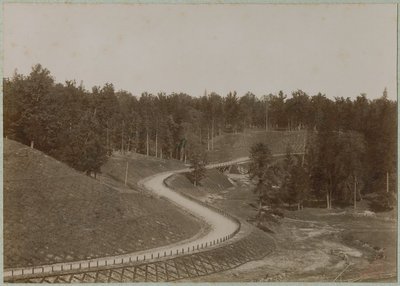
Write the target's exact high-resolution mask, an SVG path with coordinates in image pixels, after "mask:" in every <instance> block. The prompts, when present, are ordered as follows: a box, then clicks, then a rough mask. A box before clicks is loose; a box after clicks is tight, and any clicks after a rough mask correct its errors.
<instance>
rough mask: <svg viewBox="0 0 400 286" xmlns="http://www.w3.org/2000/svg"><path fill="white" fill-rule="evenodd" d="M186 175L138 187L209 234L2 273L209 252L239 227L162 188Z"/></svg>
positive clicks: (149, 181) (150, 179) (39, 271)
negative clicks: (198, 223)
mask: <svg viewBox="0 0 400 286" xmlns="http://www.w3.org/2000/svg"><path fill="white" fill-rule="evenodd" d="M236 161H237V160H235V162H236ZM217 165H219V164H213V165H209V166H207V168H214V167H216V166H217ZM187 171H189V169H187V168H186V169H181V170H176V171H168V172H163V173H158V174H156V175H153V176H150V177H147V178H145V179H143V180H141V181H140V182H139V183H138V185H139V186H143V187H144V188H145V189H146V190H148V191H150V192H152V193H154V194H156V195H157V196H159V197H164V198H166V199H167V200H169V201H171V202H172V203H174V204H176V205H178V206H179V207H181V208H182V209H184V210H186V211H187V212H189V213H191V214H193V215H194V216H196V217H197V218H199V219H201V220H203V221H204V222H205V223H206V224H207V225H208V230H209V231H207V232H206V233H200V234H198V235H196V236H194V237H192V238H190V239H187V240H183V241H181V242H178V243H175V244H172V245H167V246H163V247H159V248H154V249H148V250H144V251H139V252H134V253H129V254H124V255H119V256H110V257H103V258H97V259H91V260H82V261H76V262H70V263H57V264H52V265H42V266H38V267H25V268H18V269H4V272H3V275H4V277H12V276H21V275H22V276H23V275H33V274H42V273H53V272H60V271H68V270H83V269H89V268H97V267H104V266H110V265H115V264H123V263H130V262H135V261H146V260H150V259H157V258H162V257H168V256H172V255H180V254H187V253H188V252H189V253H192V252H197V251H201V250H202V249H204V248H209V247H210V246H214V245H219V244H221V243H223V242H224V241H226V240H227V239H228V236H230V235H232V234H233V233H234V232H235V231H236V230H237V229H238V228H239V225H238V223H237V222H235V221H234V220H232V219H230V218H228V217H226V216H224V215H223V214H221V213H219V212H217V211H215V210H212V209H210V208H208V207H206V206H204V205H201V204H199V203H197V202H196V201H193V200H190V199H188V198H186V197H184V196H183V195H180V194H178V193H177V192H175V191H173V190H172V189H170V188H168V187H167V186H166V185H165V184H164V180H165V179H166V178H168V177H169V176H172V175H173V174H176V173H182V172H187Z"/></svg>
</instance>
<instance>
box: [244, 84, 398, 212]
mask: <svg viewBox="0 0 400 286" xmlns="http://www.w3.org/2000/svg"><path fill="white" fill-rule="evenodd" d="M310 101H311V102H312V101H314V102H318V105H317V108H316V109H314V111H311V112H310V113H309V115H310V114H312V115H311V116H308V118H309V119H310V118H313V117H314V118H317V119H318V120H316V121H315V122H314V123H312V124H311V125H310V124H309V123H308V124H307V123H306V122H307V119H306V118H307V116H306V114H304V117H303V118H302V117H301V116H299V117H297V118H296V119H295V122H301V123H300V124H302V125H303V124H305V126H308V130H309V131H311V132H308V136H307V143H306V150H305V154H304V155H300V156H299V155H293V154H292V150H291V147H290V146H288V148H287V154H286V157H285V159H284V160H283V162H282V163H281V165H279V166H277V165H276V162H275V161H274V160H272V155H271V154H270V151H269V148H268V146H267V145H265V144H263V143H258V144H255V145H254V146H252V147H251V150H250V154H251V156H250V157H251V159H252V160H251V162H252V163H251V166H250V177H251V178H253V179H256V187H255V192H256V193H258V194H259V203H260V207H261V205H263V204H267V205H274V204H275V205H276V204H279V203H282V202H285V203H288V204H296V205H297V206H298V208H299V209H301V208H302V206H303V205H304V204H305V203H310V201H316V200H321V199H326V207H327V208H332V205H333V202H335V203H337V204H341V205H343V204H344V205H346V204H353V205H354V208H356V205H357V201H360V200H362V196H363V195H365V194H368V193H376V194H377V196H376V197H375V199H374V202H373V204H375V205H374V208H375V209H376V210H387V209H390V208H391V207H392V206H393V205H394V204H395V202H396V194H397V169H396V166H397V104H396V102H393V101H390V100H389V99H388V97H387V91H386V89H385V90H384V91H383V94H382V96H381V97H380V98H378V99H375V100H372V101H371V100H368V99H367V98H366V96H365V95H360V96H358V97H357V98H356V99H355V100H353V101H351V100H350V99H346V100H344V99H343V98H336V99H335V100H334V101H333V100H329V99H327V98H326V97H324V96H321V95H317V96H314V97H311V100H310ZM300 110H302V109H299V112H300ZM309 110H313V109H312V107H309ZM295 115H296V116H298V115H299V114H298V113H296V114H295ZM289 118H292V119H293V118H295V117H290V116H289ZM290 120H291V119H290ZM290 120H289V121H290ZM308 122H310V121H308ZM274 186H275V190H274V188H273V187H274Z"/></svg>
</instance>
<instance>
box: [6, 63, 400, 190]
mask: <svg viewBox="0 0 400 286" xmlns="http://www.w3.org/2000/svg"><path fill="white" fill-rule="evenodd" d="M3 91H4V97H3V109H4V120H3V124H4V136H5V137H8V138H10V139H14V140H17V141H19V142H22V143H24V144H26V145H31V146H32V147H34V148H37V149H39V150H41V151H43V152H45V153H47V154H49V155H51V156H53V157H55V158H57V159H58V160H60V161H63V162H65V163H67V164H69V165H70V166H72V167H73V168H75V169H77V170H80V171H83V172H86V173H87V174H91V173H92V172H94V173H96V172H99V171H100V167H101V165H102V164H104V162H105V161H106V160H107V156H108V155H110V154H111V153H112V152H113V151H115V150H119V151H121V152H123V153H124V152H127V151H133V152H137V153H142V154H146V155H148V156H156V157H159V158H175V159H179V160H183V159H184V158H185V157H186V156H187V157H189V158H190V157H194V156H197V153H198V150H210V149H212V148H213V144H212V143H213V141H212V140H213V138H214V137H215V136H218V135H220V134H223V133H227V132H228V133H237V132H243V130H245V129H253V128H262V129H267V130H289V131H290V130H308V131H310V132H309V133H311V134H314V135H315V136H311V137H312V138H313V139H310V140H309V142H308V143H309V144H308V147H307V153H306V157H307V158H306V160H305V162H306V163H304V162H303V163H302V165H303V167H304V168H305V166H304V165H307V164H308V165H309V166H307V168H308V170H311V169H313V172H312V175H313V176H314V180H313V181H312V182H311V183H310V184H314V185H313V186H312V188H314V189H324V190H335V189H336V188H338V186H339V185H340V184H346V183H349V182H350V181H349V180H350V179H352V180H355V181H357V182H360V184H361V182H362V184H364V186H363V188H364V189H369V190H370V191H377V190H381V189H383V190H385V186H387V185H388V184H387V180H391V181H392V182H396V179H395V178H396V162H397V161H396V156H397V153H396V152H397V103H396V102H395V101H391V100H389V99H388V97H387V91H386V89H385V90H383V94H382V95H381V97H380V98H379V99H374V100H369V99H367V96H366V95H365V94H361V95H358V96H357V97H356V98H355V99H354V100H352V99H350V98H343V97H337V98H335V99H334V100H332V99H329V98H328V97H327V96H325V95H323V94H320V93H319V94H316V95H308V94H306V93H305V92H303V91H301V90H296V91H294V92H293V93H292V94H291V95H290V96H287V95H286V94H284V93H283V92H282V91H280V92H278V93H277V94H268V95H262V96H256V95H255V94H253V93H251V92H248V93H246V94H244V95H238V94H237V93H236V92H234V91H233V92H229V93H228V94H227V95H219V94H216V93H214V92H210V93H207V92H205V93H204V95H203V96H201V97H193V96H190V95H188V94H185V93H172V94H165V93H162V92H160V93H158V94H150V93H146V92H144V93H142V94H141V95H140V96H139V95H132V94H131V93H130V92H127V91H124V90H115V88H114V86H113V85H112V84H110V83H107V84H105V85H104V86H103V87H99V86H95V87H93V88H92V89H91V90H90V91H89V90H87V89H85V87H84V86H83V85H82V84H80V85H78V84H77V83H76V82H75V81H66V82H65V83H63V84H62V83H56V82H55V80H54V78H53V77H52V76H51V74H50V71H49V70H47V69H45V68H43V67H42V66H41V65H39V64H38V65H36V66H34V67H33V68H32V71H31V73H30V74H29V75H26V76H25V75H21V74H17V73H15V74H14V75H13V77H12V78H5V79H4V80H3ZM311 137H310V138H311ZM196 150H197V151H196ZM288 160H289V161H290V160H291V159H288ZM338 162H341V163H340V164H339V163H338ZM292 165H294V166H296V164H295V163H293V164H292ZM300 167H302V166H300ZM300 167H298V168H297V169H296V172H297V173H296V174H295V175H294V177H296V176H297V177H301V176H302V175H301V174H303V173H302V172H303V170H302V169H301V168H300ZM288 168H289V167H288ZM290 168H291V169H293V167H290ZM348 174H351V175H352V177H351V178H350V177H349V176H348ZM340 176H344V177H346V180H342V179H339V177H340ZM294 177H293V178H294ZM315 177H318V178H319V179H318V180H316V179H315ZM293 178H292V177H288V179H287V182H286V184H287V185H288V186H290V184H293V183H292V182H291V181H290V180H293ZM335 180H336V181H335ZM318 184H320V185H318ZM390 185H391V186H393V187H392V189H393V188H394V186H395V183H392V184H390ZM287 189H288V190H290V187H288V188H287ZM393 190H394V189H393ZM393 190H392V191H393ZM328 196H329V191H328Z"/></svg>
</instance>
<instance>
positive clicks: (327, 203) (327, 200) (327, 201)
mask: <svg viewBox="0 0 400 286" xmlns="http://www.w3.org/2000/svg"><path fill="white" fill-rule="evenodd" d="M326 208H327V209H329V208H330V207H329V192H328V191H327V192H326Z"/></svg>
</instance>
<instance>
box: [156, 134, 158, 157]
mask: <svg viewBox="0 0 400 286" xmlns="http://www.w3.org/2000/svg"><path fill="white" fill-rule="evenodd" d="M157 157H158V132H157V131H156V158H157Z"/></svg>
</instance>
